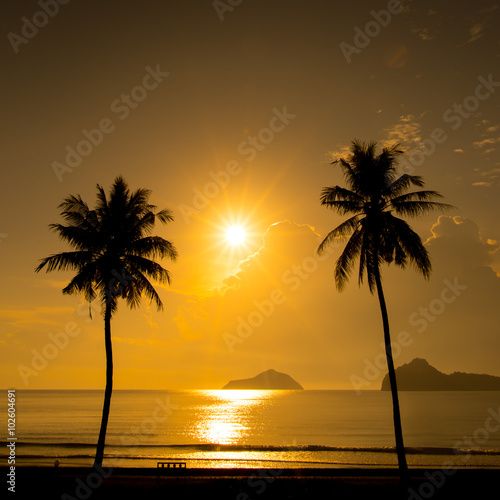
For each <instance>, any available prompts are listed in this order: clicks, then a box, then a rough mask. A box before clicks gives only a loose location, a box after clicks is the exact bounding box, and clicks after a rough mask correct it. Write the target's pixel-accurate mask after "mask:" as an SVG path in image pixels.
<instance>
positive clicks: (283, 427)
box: [2, 390, 500, 468]
mask: <svg viewBox="0 0 500 500" xmlns="http://www.w3.org/2000/svg"><path fill="white" fill-rule="evenodd" d="M16 394H17V401H16V414H17V422H16V435H17V438H18V441H17V447H16V464H17V465H23V464H25V465H33V464H53V463H54V461H55V460H56V459H58V460H59V461H60V462H61V464H62V465H91V464H92V462H93V460H92V459H93V456H94V453H95V443H96V441H97V436H98V432H99V425H100V417H101V409H102V397H103V393H102V392H101V391H17V392H16ZM2 399H4V400H5V401H3V402H2V407H3V408H5V407H6V402H7V401H6V399H7V397H6V396H5V398H2ZM400 403H401V411H402V420H403V431H404V435H405V446H406V447H407V450H408V451H407V453H408V455H407V458H408V463H409V464H410V465H411V466H429V467H430V466H432V467H440V466H444V465H446V466H449V465H450V463H452V464H454V466H456V467H500V393H499V392H402V393H400ZM3 414H4V415H5V414H6V413H5V412H3ZM392 425H393V424H392V406H391V399H390V394H389V393H387V392H381V391H365V392H361V393H360V394H356V393H355V392H351V391H308V390H306V391H119V390H117V391H114V393H113V399H112V404H111V414H110V420H109V425H108V433H107V441H106V449H105V461H104V466H110V467H119V466H120V467H155V466H156V463H157V462H158V461H162V460H168V459H175V460H181V459H182V461H186V462H188V466H189V467H277V468H284V467H371V466H377V467H385V466H394V465H396V464H397V460H396V456H395V453H394V434H393V426H392ZM4 449H5V447H4ZM2 453H3V454H5V452H4V451H3V452H2Z"/></svg>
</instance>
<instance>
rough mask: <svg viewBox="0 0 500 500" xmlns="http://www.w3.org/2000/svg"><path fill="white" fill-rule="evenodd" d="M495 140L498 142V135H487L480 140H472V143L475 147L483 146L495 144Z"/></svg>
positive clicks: (499, 138)
mask: <svg viewBox="0 0 500 500" xmlns="http://www.w3.org/2000/svg"><path fill="white" fill-rule="evenodd" d="M497 142H500V137H489V138H488V139H483V140H482V141H476V142H473V143H472V144H473V145H474V146H476V147H477V148H484V147H485V146H488V145H489V144H496V143H497Z"/></svg>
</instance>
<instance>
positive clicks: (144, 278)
mask: <svg viewBox="0 0 500 500" xmlns="http://www.w3.org/2000/svg"><path fill="white" fill-rule="evenodd" d="M150 194H151V192H150V191H149V190H147V189H137V190H136V191H135V192H132V193H131V192H130V189H129V187H128V185H127V183H126V182H125V180H124V179H123V178H122V177H121V176H120V177H117V178H116V179H115V181H114V183H113V185H112V187H111V190H110V195H109V199H108V198H107V197H106V193H105V192H104V190H103V188H102V187H101V186H100V185H99V184H98V185H97V202H96V206H95V208H94V209H93V210H91V209H90V208H89V207H88V205H87V203H85V202H84V201H83V200H82V198H81V197H80V196H79V195H78V196H68V197H67V198H65V200H64V201H63V202H62V203H61V204H60V205H59V208H60V209H62V212H61V216H62V218H63V219H64V221H65V222H66V224H51V225H50V226H49V227H50V228H51V229H52V230H53V231H55V232H56V233H58V234H59V237H60V238H61V239H62V240H65V241H67V242H68V244H69V245H70V246H71V247H72V248H74V251H72V252H62V253H59V254H54V255H51V256H50V257H46V258H45V259H42V260H41V264H40V265H39V266H38V267H37V268H36V272H39V271H40V270H42V269H43V268H46V271H47V272H50V271H54V270H58V271H66V270H75V271H76V275H75V276H74V277H73V279H72V280H71V281H70V282H69V284H68V285H67V286H66V287H65V288H63V293H64V294H78V293H81V294H83V295H84V297H85V299H86V300H87V301H89V303H90V302H91V301H92V300H94V299H96V298H98V299H99V300H100V302H101V308H102V314H103V316H104V341H105V349H106V389H105V392H104V404H103V409H102V419H101V428H100V431H99V439H98V442H97V449H96V455H95V461H94V467H96V466H99V467H101V466H102V460H103V456H104V443H105V439H106V428H107V424H108V417H109V408H110V404H111V393H112V390H113V353H112V344H111V318H112V316H113V314H114V313H115V312H116V309H117V302H118V298H120V297H121V298H123V299H125V300H126V302H127V304H128V306H129V307H131V308H135V307H137V306H138V305H139V303H140V301H141V297H142V295H145V296H146V297H147V298H148V299H150V300H151V301H153V302H155V303H156V306H157V308H158V310H161V309H163V303H162V301H161V299H160V297H159V295H158V294H157V292H156V290H155V288H154V287H153V285H152V284H151V283H150V282H149V280H148V278H149V279H154V280H157V281H158V282H160V283H165V282H166V283H170V273H169V271H167V270H166V269H164V268H163V267H161V266H160V265H159V264H157V263H156V262H154V261H153V260H150V258H156V257H160V258H169V259H172V260H175V259H176V258H177V251H176V249H175V247H174V245H173V244H172V243H171V242H169V241H167V240H165V239H163V238H161V237H159V236H150V233H151V231H152V229H153V227H154V224H155V221H156V220H159V221H160V222H161V223H163V224H166V223H167V222H170V221H172V220H173V216H172V213H171V211H170V210H161V211H159V212H156V213H155V210H156V207H155V206H154V205H150V204H149V203H148V200H149V196H150Z"/></svg>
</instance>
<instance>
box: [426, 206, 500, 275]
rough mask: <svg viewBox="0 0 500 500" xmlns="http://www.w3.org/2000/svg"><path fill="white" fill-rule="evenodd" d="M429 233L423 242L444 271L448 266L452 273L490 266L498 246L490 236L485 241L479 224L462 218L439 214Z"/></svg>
mask: <svg viewBox="0 0 500 500" xmlns="http://www.w3.org/2000/svg"><path fill="white" fill-rule="evenodd" d="M431 233H432V236H431V237H430V238H429V239H428V240H427V241H426V242H425V244H426V245H427V247H428V248H429V251H430V253H431V255H434V257H435V258H436V259H437V260H438V261H439V264H440V266H441V267H442V268H443V269H446V270H447V272H448V270H449V269H450V268H453V269H454V272H455V273H460V272H464V271H465V270H467V271H471V270H474V269H478V268H481V267H487V268H489V266H490V265H491V264H492V262H493V258H494V255H495V254H496V253H497V251H498V248H499V247H498V244H496V242H494V241H493V240H491V239H486V241H484V240H483V238H482V236H481V234H480V231H479V227H478V225H477V224H476V223H475V222H473V221H472V220H470V219H467V218H463V217H457V216H455V217H449V216H444V215H442V216H440V217H439V219H438V221H437V222H436V223H435V224H434V225H433V226H432V228H431ZM490 270H491V272H493V270H492V269H491V268H490Z"/></svg>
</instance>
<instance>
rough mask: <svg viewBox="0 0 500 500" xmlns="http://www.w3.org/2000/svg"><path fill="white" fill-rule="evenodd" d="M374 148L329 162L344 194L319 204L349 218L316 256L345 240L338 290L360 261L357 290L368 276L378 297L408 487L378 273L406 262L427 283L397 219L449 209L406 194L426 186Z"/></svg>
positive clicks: (337, 191)
mask: <svg viewBox="0 0 500 500" xmlns="http://www.w3.org/2000/svg"><path fill="white" fill-rule="evenodd" d="M376 148H377V143H376V142H370V143H368V144H364V143H361V142H359V141H357V140H355V141H353V142H352V145H351V154H350V155H349V156H348V157H347V158H340V159H338V160H335V161H333V162H332V164H338V163H340V167H341V168H342V172H343V174H344V179H345V181H346V184H347V188H343V187H340V186H333V187H326V188H324V189H323V191H322V194H321V198H320V200H321V204H322V205H326V206H327V207H329V208H331V209H333V210H334V211H336V212H337V213H338V214H340V215H347V214H349V215H350V217H349V218H348V219H347V220H346V221H344V222H343V223H342V224H340V225H339V226H337V227H336V228H335V229H333V231H330V233H328V235H327V236H326V237H325V239H324V240H323V241H322V242H321V244H320V245H319V247H318V252H319V253H321V252H323V251H324V250H325V248H326V247H327V246H328V245H329V244H331V243H333V242H334V241H335V240H336V239H338V238H347V237H349V240H348V241H347V244H346V246H345V248H344V251H343V252H342V254H341V256H340V257H339V258H338V260H337V262H336V267H335V284H336V287H337V289H338V290H339V291H342V289H343V288H344V287H345V285H346V284H347V281H348V279H349V276H350V274H351V272H352V271H353V268H354V264H355V261H356V259H357V258H358V257H359V274H358V284H359V285H361V284H362V282H363V279H364V277H365V276H366V279H367V281H368V286H369V289H370V292H371V293H372V294H373V293H374V292H375V290H376V291H377V294H378V300H379V303H380V309H381V312H382V324H383V328H384V343H385V351H386V357H387V366H388V371H389V379H390V383H391V394H392V403H393V418H394V431H395V438H396V452H397V456H398V463H399V470H400V476H401V479H402V481H403V482H407V481H408V478H409V475H408V466H407V463H406V455H405V449H404V442H403V431H402V427H401V416H400V410H399V400H398V390H397V384H396V373H395V371H394V362H393V357H392V348H391V337H390V331H389V317H388V314H387V307H386V303H385V298H384V291H383V289H382V279H381V274H380V267H381V265H382V264H384V263H386V264H390V263H392V262H394V264H396V265H397V266H400V267H401V268H403V269H404V268H405V267H406V265H407V264H408V262H410V263H411V264H412V265H413V267H414V268H415V269H416V270H417V271H418V272H420V273H421V274H422V275H423V276H424V277H425V278H429V276H430V273H431V262H430V258H429V254H428V252H427V250H426V249H425V247H424V245H423V244H422V240H421V239H420V237H419V236H418V234H417V233H415V232H414V231H413V230H412V229H411V228H410V226H409V225H408V224H407V223H406V222H405V221H404V220H402V219H401V218H399V217H396V216H397V215H399V216H410V217H415V216H419V215H423V214H426V213H427V212H429V211H431V210H434V209H445V208H449V207H450V205H446V204H444V203H438V202H435V201H431V200H433V199H435V198H440V197H441V195H440V194H439V193H438V192H436V191H426V190H425V191H424V190H420V191H412V192H407V191H408V189H409V188H410V187H411V186H417V187H422V186H423V185H424V182H423V181H422V178H421V177H420V176H415V175H408V174H403V175H401V176H398V174H397V172H396V165H397V160H398V157H399V156H400V155H402V154H403V151H402V150H401V149H400V148H399V145H397V144H396V145H394V146H391V147H387V148H383V150H382V152H381V153H380V154H379V155H377V154H376Z"/></svg>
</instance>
